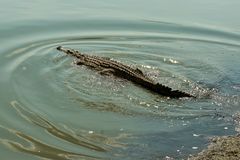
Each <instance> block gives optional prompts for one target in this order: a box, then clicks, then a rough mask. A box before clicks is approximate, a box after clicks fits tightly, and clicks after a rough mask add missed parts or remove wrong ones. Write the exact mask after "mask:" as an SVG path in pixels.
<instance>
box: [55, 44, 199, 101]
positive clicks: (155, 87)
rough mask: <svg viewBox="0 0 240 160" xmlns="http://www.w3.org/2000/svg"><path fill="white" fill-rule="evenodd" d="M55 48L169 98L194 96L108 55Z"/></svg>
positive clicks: (91, 66)
mask: <svg viewBox="0 0 240 160" xmlns="http://www.w3.org/2000/svg"><path fill="white" fill-rule="evenodd" d="M57 50H59V51H62V52H64V53H66V54H67V55H71V56H73V57H75V58H77V59H76V61H75V63H76V64H77V65H85V66H88V67H90V68H93V69H95V70H97V71H99V73H101V74H108V75H109V74H111V75H114V76H116V77H120V78H123V79H127V80H129V81H131V82H133V83H135V84H137V85H139V86H142V87H143V88H146V89H148V90H150V91H152V92H155V93H158V94H160V95H162V96H166V97H169V98H181V97H195V96H193V95H191V94H189V93H185V92H182V91H179V90H173V89H171V88H170V87H167V86H165V85H162V84H160V83H155V82H154V81H153V80H151V79H150V78H148V77H147V76H145V75H144V74H143V72H142V71H141V70H140V69H138V68H136V69H134V68H131V67H130V66H128V65H125V64H122V63H120V62H117V61H115V60H112V59H110V58H108V57H99V56H93V55H87V54H82V53H80V52H79V51H77V50H74V49H71V48H64V47H62V46H58V47H57Z"/></svg>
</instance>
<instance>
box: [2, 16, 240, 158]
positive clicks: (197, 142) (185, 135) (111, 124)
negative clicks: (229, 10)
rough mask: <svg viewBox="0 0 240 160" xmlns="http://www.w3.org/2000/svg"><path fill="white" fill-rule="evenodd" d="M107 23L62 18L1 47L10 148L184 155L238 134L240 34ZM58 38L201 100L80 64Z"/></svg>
mask: <svg viewBox="0 0 240 160" xmlns="http://www.w3.org/2000/svg"><path fill="white" fill-rule="evenodd" d="M99 23H100V22H99V21H96V22H92V21H85V23H82V24H79V23H75V22H68V23H67V24H65V23H62V24H59V23H54V24H51V26H50V27H49V28H50V29H49V30H46V31H42V32H39V31H38V28H36V30H32V31H31V32H30V33H29V34H25V33H27V28H29V27H30V26H31V24H28V26H26V30H24V31H23V33H22V34H19V35H17V36H18V37H20V40H19V41H16V40H15V39H13V37H11V36H9V38H8V39H6V42H10V41H14V43H12V46H10V45H9V46H8V47H7V48H4V51H3V52H2V53H1V54H0V56H1V58H0V59H1V60H0V62H1V63H0V74H1V79H0V86H1V90H2V93H1V95H3V97H2V98H3V99H4V101H2V102H1V103H0V104H1V106H2V108H3V109H2V113H0V115H1V117H3V118H1V121H2V123H0V130H1V133H4V134H3V135H2V136H1V137H0V142H1V143H2V144H3V145H4V146H7V148H8V149H9V150H10V151H9V152H11V151H12V150H14V151H17V152H16V153H14V154H21V153H22V152H23V153H27V154H28V155H34V156H36V157H41V158H48V159H122V158H124V159H127V158H128V157H135V158H136V159H137V158H144V159H156V158H158V157H165V156H167V155H168V156H171V157H175V158H176V157H186V156H187V155H188V154H190V153H194V152H195V150H193V149H192V147H198V148H202V147H203V146H204V143H205V142H206V137H208V136H212V135H222V134H229V133H233V132H234V123H233V122H232V118H231V116H232V114H233V113H234V112H235V111H236V110H237V108H238V107H239V102H240V97H239V87H238V86H239V83H238V79H239V75H236V74H237V72H238V69H237V66H238V64H239V60H238V59H237V58H238V51H239V49H240V44H239V40H240V36H239V35H237V34H234V33H231V32H227V31H218V30H213V29H209V28H204V27H194V26H184V25H178V24H172V23H163V22H156V21H144V22H128V21H127V22H124V21H122V22H121V23H120V22H115V23H112V24H110V23H109V22H107V21H104V23H105V26H107V27H106V28H104V25H99ZM83 24H84V25H83ZM95 24H98V25H99V29H98V30H97V31H96V30H94V28H91V26H92V25H95ZM56 26H60V27H58V29H57V30H53V28H54V27H56ZM73 26H74V27H73ZM86 26H90V27H86ZM126 26H127V27H126ZM136 26H137V27H136ZM120 28H124V31H122V30H121V29H120ZM8 32H10V31H8ZM6 42H5V43H6ZM59 45H61V46H65V47H71V48H74V49H78V50H80V51H81V52H83V53H86V54H91V55H98V56H103V57H110V58H112V59H114V60H117V61H120V62H121V63H124V64H126V65H129V66H131V67H133V68H140V69H141V70H142V71H143V72H144V74H146V75H147V76H149V77H150V78H151V79H153V80H154V81H156V82H159V83H161V84H164V85H166V86H169V87H171V88H173V89H178V90H182V91H185V92H188V93H191V94H194V95H195V96H197V97H198V98H197V99H180V100H176V99H168V98H166V97H161V96H159V95H156V94H153V93H151V92H149V91H147V90H144V89H143V88H139V86H136V85H134V84H132V83H131V82H128V81H126V80H122V79H119V78H116V77H113V76H103V75H100V74H98V73H97V72H95V71H93V70H91V69H89V68H87V67H85V66H76V65H74V63H73V58H71V57H68V56H66V55H64V54H63V53H60V52H58V51H57V50H56V47H57V46H59ZM229 61H231V63H229ZM206 128H207V130H206ZM180 135H181V136H180ZM193 135H198V136H193ZM166 146H175V147H171V148H168V147H166ZM0 148H2V147H0ZM143 151H145V152H144V153H143ZM157 153H158V155H157ZM155 156H156V157H155Z"/></svg>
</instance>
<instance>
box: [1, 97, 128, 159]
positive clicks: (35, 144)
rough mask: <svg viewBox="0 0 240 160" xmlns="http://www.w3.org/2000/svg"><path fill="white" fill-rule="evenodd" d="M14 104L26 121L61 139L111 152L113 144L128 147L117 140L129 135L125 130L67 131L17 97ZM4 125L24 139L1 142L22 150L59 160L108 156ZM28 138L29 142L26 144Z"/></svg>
mask: <svg viewBox="0 0 240 160" xmlns="http://www.w3.org/2000/svg"><path fill="white" fill-rule="evenodd" d="M11 106H12V107H13V108H14V109H15V110H16V111H17V113H18V115H20V116H21V117H22V118H23V119H25V120H26V121H27V122H29V123H32V124H34V125H37V126H39V127H41V128H43V129H44V130H45V131H46V132H47V133H49V134H50V136H54V137H55V138H58V139H60V140H64V141H66V142H69V143H72V144H74V145H77V146H78V147H83V148H85V149H89V150H92V151H96V152H110V151H111V150H112V149H113V148H124V147H125V145H124V144H123V143H120V142H118V140H120V139H122V138H126V137H127V136H128V135H125V134H122V135H118V136H117V137H107V136H105V135H103V134H98V133H93V132H91V133H90V132H89V131H85V130H80V131H78V132H74V131H73V130H70V129H68V128H67V127H65V130H67V131H64V130H62V129H60V128H59V127H57V126H56V125H54V124H53V123H51V122H50V121H48V120H47V119H45V118H43V117H42V116H40V115H38V114H36V113H34V112H32V111H31V110H30V109H29V108H27V107H25V106H22V105H21V104H20V103H19V102H17V101H12V102H11ZM1 128H2V129H5V130H7V131H8V132H10V133H11V134H13V135H16V136H17V137H19V138H20V139H22V140H24V141H25V142H21V143H20V142H17V141H13V140H10V139H1V142H2V143H4V144H6V145H7V146H9V147H11V148H13V149H15V150H18V151H21V152H25V153H30V154H34V155H37V156H40V157H45V158H51V159H60V160H65V159H66V160H67V159H75V158H83V159H88V160H93V159H108V158H107V157H104V158H103V157H99V156H95V154H93V155H91V154H89V155H88V154H83V153H76V152H69V151H67V150H64V149H61V148H59V147H58V146H54V145H51V144H48V142H44V141H42V140H40V139H37V138H34V137H32V136H30V135H27V134H25V133H23V132H20V131H17V130H14V129H8V128H6V127H2V126H1ZM18 141H19V140H18ZM26 142H27V144H28V145H26ZM77 146H76V147H77Z"/></svg>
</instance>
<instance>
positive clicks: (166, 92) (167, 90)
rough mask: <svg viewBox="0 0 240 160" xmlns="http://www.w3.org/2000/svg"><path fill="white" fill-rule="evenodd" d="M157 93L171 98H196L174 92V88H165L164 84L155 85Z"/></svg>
mask: <svg viewBox="0 0 240 160" xmlns="http://www.w3.org/2000/svg"><path fill="white" fill-rule="evenodd" d="M155 91H156V92H158V93H159V94H162V95H164V96H167V97H171V98H181V97H194V96H192V95H190V94H188V93H185V92H182V91H179V90H172V88H170V87H167V86H164V85H162V84H159V83H157V84H155Z"/></svg>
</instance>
